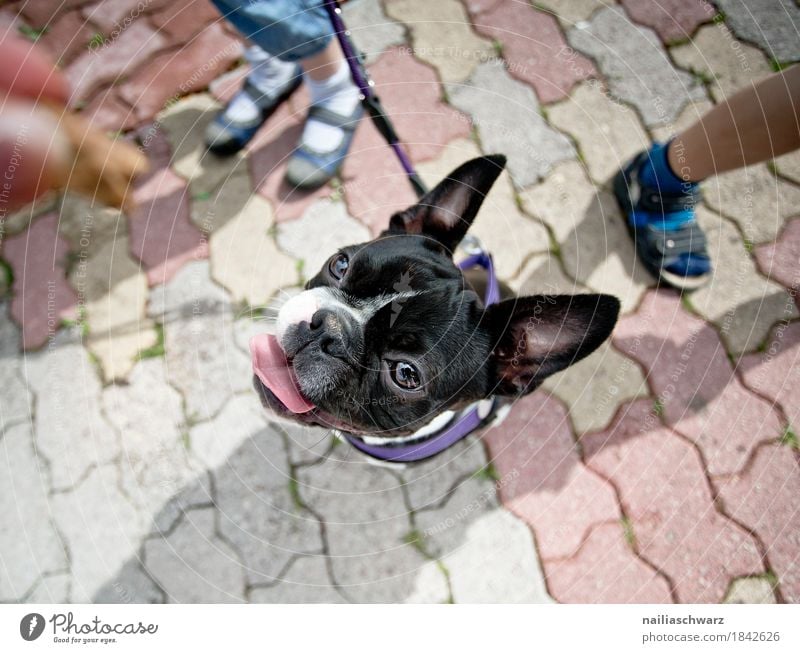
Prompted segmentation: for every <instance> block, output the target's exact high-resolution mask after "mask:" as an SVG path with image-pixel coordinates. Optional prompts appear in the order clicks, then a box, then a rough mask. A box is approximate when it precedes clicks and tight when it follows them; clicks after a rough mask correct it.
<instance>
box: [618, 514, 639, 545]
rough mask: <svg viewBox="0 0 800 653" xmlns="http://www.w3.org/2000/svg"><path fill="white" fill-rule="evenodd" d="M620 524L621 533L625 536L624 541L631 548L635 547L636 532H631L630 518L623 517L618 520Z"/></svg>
mask: <svg viewBox="0 0 800 653" xmlns="http://www.w3.org/2000/svg"><path fill="white" fill-rule="evenodd" d="M620 523H621V524H622V533H623V535H624V537H625V541H626V542H627V543H628V546H630V547H631V548H632V549H636V533H634V532H633V524H632V523H631V520H630V519H628V518H627V517H623V518H622V519H621V520H620Z"/></svg>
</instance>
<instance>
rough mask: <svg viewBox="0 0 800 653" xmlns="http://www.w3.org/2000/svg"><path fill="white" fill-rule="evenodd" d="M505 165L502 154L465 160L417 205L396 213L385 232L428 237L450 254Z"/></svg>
mask: <svg viewBox="0 0 800 653" xmlns="http://www.w3.org/2000/svg"><path fill="white" fill-rule="evenodd" d="M505 165H506V158H505V157H504V156H503V155H501V154H494V155H492V156H483V157H479V158H477V159H472V160H470V161H467V162H466V163H464V164H462V165H460V166H459V167H458V168H456V169H455V170H453V172H451V173H450V174H449V175H448V176H447V177H445V178H444V179H443V180H442V181H440V182H439V184H438V185H437V186H436V187H435V188H434V189H433V190H431V191H428V193H426V194H425V196H424V197H423V198H422V199H421V200H420V201H419V202H418V203H417V204H415V205H414V206H412V207H410V208H408V209H406V210H405V211H402V212H400V213H395V214H394V215H393V216H392V219H391V221H390V223H389V230H388V232H386V233H390V234H391V233H395V234H396V233H406V234H423V235H425V236H430V237H431V238H433V239H435V240H437V241H438V242H439V243H441V244H442V245H443V246H444V248H445V249H446V250H448V251H449V253H452V252H453V250H454V249H455V248H456V246H457V245H458V243H459V242H461V239H462V238H463V237H464V235H465V234H466V233H467V229H469V227H470V225H471V224H472V221H473V220H474V219H475V216H476V215H477V213H478V209H479V208H480V207H481V204H482V203H483V200H484V198H485V197H486V194H487V193H488V192H489V189H490V188H491V187H492V184H494V182H495V180H496V179H497V177H498V176H499V175H500V173H501V172H503V168H504V167H505Z"/></svg>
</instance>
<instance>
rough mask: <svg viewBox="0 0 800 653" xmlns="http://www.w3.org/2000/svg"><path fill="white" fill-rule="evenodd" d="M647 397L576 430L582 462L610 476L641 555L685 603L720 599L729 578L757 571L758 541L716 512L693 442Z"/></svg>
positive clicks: (758, 558)
mask: <svg viewBox="0 0 800 653" xmlns="http://www.w3.org/2000/svg"><path fill="white" fill-rule="evenodd" d="M651 408H652V404H651V402H650V401H649V400H640V401H637V402H633V403H631V404H627V405H625V406H624V407H623V409H621V410H620V412H619V414H618V416H617V418H616V419H615V420H614V422H613V423H612V424H611V426H610V427H609V428H608V429H607V430H605V431H600V432H598V433H593V434H590V435H588V436H585V437H584V438H582V440H581V441H582V442H583V445H584V455H585V457H586V464H587V465H588V466H589V467H590V468H591V469H593V470H596V471H597V472H598V473H600V474H602V475H603V476H604V477H605V478H608V479H610V480H611V482H612V483H613V484H614V486H615V487H616V488H617V491H618V492H619V495H620V498H621V500H622V505H623V508H624V510H625V514H626V515H627V517H628V518H629V519H630V520H631V523H632V525H633V532H634V535H635V537H636V543H637V546H638V549H639V552H640V555H641V556H642V558H644V559H645V560H647V561H648V562H649V563H650V564H652V565H654V566H655V567H657V568H658V569H660V570H661V571H662V572H663V573H665V574H666V576H667V577H668V578H669V579H670V580H671V581H672V583H673V586H674V588H675V592H676V594H677V597H678V598H679V600H680V601H681V602H684V603H707V602H712V603H713V602H719V601H721V600H722V598H723V597H724V595H725V592H726V590H727V589H728V585H729V583H730V581H731V580H732V579H733V578H736V577H738V576H746V575H751V574H757V573H761V572H762V571H763V565H762V563H761V559H760V556H759V553H758V548H757V545H756V542H755V541H754V540H753V538H752V537H751V536H750V535H749V534H748V533H747V532H745V531H744V530H742V529H741V528H740V527H739V526H737V525H736V524H734V523H733V522H732V521H730V520H729V519H726V518H725V517H723V516H722V515H720V514H719V513H718V512H717V511H716V509H715V507H714V504H713V501H712V496H711V490H710V488H709V486H708V479H707V477H706V474H705V470H704V469H703V465H702V462H701V460H700V457H699V456H698V454H697V451H696V450H695V449H694V447H693V446H692V445H691V444H690V443H689V442H687V441H686V440H684V439H682V438H681V437H680V436H679V435H677V434H676V433H674V432H673V431H671V430H670V429H668V428H666V427H664V426H662V425H661V423H660V421H659V420H658V419H657V418H656V417H655V415H654V414H653V413H652V410H651Z"/></svg>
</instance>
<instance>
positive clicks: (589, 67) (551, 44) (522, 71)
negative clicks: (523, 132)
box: [473, 2, 597, 104]
mask: <svg viewBox="0 0 800 653" xmlns="http://www.w3.org/2000/svg"><path fill="white" fill-rule="evenodd" d="M473 23H474V25H475V30H476V31H477V32H478V33H479V34H483V35H484V36H488V37H490V38H493V39H497V40H498V41H500V42H501V43H502V44H503V58H504V59H505V60H506V61H507V62H508V70H509V72H510V73H511V75H512V76H513V77H516V78H517V79H518V80H520V81H521V82H524V83H526V84H529V85H530V86H532V87H533V89H534V90H535V91H536V96H537V97H538V98H539V100H540V101H541V102H543V103H545V104H546V103H548V102H555V101H557V100H561V99H563V98H565V97H567V95H569V92H570V89H572V87H573V86H575V84H576V83H578V82H579V81H581V80H583V79H588V78H589V77H592V76H594V75H596V74H597V70H596V69H595V67H594V64H593V63H592V62H591V61H590V60H589V59H587V58H586V57H584V56H583V55H581V54H579V53H577V52H574V51H572V49H571V48H569V46H568V45H567V42H566V41H565V40H564V35H563V34H562V33H561V29H560V27H559V25H558V21H557V20H556V18H555V17H554V16H552V15H551V14H548V13H545V12H543V11H537V10H536V9H534V8H533V7H531V6H530V5H528V4H527V3H522V2H506V3H502V4H500V5H498V6H496V7H495V8H494V9H492V10H491V11H488V12H485V13H481V14H479V15H477V16H476V17H475V18H474V20H473ZM565 53H568V54H565Z"/></svg>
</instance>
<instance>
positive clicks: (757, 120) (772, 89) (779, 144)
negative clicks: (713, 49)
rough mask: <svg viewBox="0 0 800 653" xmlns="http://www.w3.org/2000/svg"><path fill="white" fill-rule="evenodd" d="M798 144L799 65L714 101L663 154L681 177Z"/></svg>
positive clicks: (722, 168) (712, 172) (742, 162)
mask: <svg viewBox="0 0 800 653" xmlns="http://www.w3.org/2000/svg"><path fill="white" fill-rule="evenodd" d="M797 148H800V65H797V66H792V67H791V68H787V69H786V70H784V71H782V72H780V73H776V74H775V75H771V76H770V77H767V78H766V79H764V80H762V81H760V82H758V83H757V84H754V85H753V86H751V87H750V88H744V89H742V90H741V91H739V92H738V93H736V94H735V95H733V96H732V97H731V98H730V99H729V100H728V101H727V102H724V103H722V104H718V105H717V106H715V107H714V108H713V109H711V111H709V112H708V113H707V114H706V115H705V116H703V117H702V118H701V119H700V120H699V121H698V122H696V123H695V124H694V125H692V126H691V127H689V128H688V129H687V130H685V131H683V132H682V133H680V134H678V135H677V136H676V137H675V138H674V140H673V141H672V143H670V146H669V150H668V152H667V158H668V161H669V165H670V167H671V168H672V170H673V171H674V172H675V174H676V175H677V176H678V177H680V178H682V179H683V180H684V181H701V180H703V179H705V178H706V177H710V176H711V175H715V174H719V173H722V172H726V171H728V170H735V169H736V168H741V167H743V166H746V165H751V164H754V163H760V162H761V161H766V160H767V159H771V158H774V157H777V156H780V155H781V154H785V153H787V152H791V151H792V150H796V149H797Z"/></svg>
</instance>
